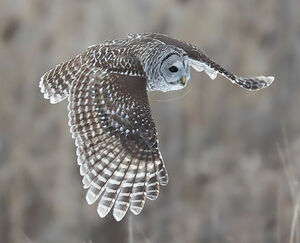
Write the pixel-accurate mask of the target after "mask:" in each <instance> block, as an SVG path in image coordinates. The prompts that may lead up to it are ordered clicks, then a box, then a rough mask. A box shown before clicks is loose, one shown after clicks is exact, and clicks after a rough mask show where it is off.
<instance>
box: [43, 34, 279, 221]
mask: <svg viewBox="0 0 300 243" xmlns="http://www.w3.org/2000/svg"><path fill="white" fill-rule="evenodd" d="M190 67H192V68H194V69H195V70H196V71H199V72H201V71H204V72H205V73H206V74H207V75H208V76H209V77H210V78H212V79H215V78H216V77H217V74H218V73H219V74H221V75H223V76H224V77H225V78H227V79H229V80H230V81H231V82H232V83H233V84H237V85H238V86H240V87H242V88H245V89H247V90H259V89H262V88H265V87H267V86H269V85H270V84H271V83H272V82H273V80H274V77H271V76H269V77H265V76H259V77H253V78H242V77H238V76H236V75H235V74H233V73H231V72H229V71H227V70H225V69H224V68H223V67H221V66H220V65H218V64H216V63H215V62H213V61H212V60H211V59H209V58H208V57H207V56H206V55H205V54H204V53H203V52H202V51H201V50H200V49H199V48H197V47H196V46H194V45H192V44H189V43H186V42H183V41H179V40H177V39H174V38H170V37H168V36H166V35H162V34H153V33H146V34H131V35H128V36H127V38H123V39H118V40H111V41H105V42H104V43H102V44H99V45H93V46H91V47H89V48H88V49H87V50H86V51H84V52H83V53H82V54H79V55H78V56H76V57H75V58H73V59H71V60H69V61H66V62H64V63H61V64H59V65H57V66H56V67H55V68H53V69H52V70H50V71H49V72H47V73H45V74H44V75H43V76H42V78H41V80H40V83H39V87H40V90H41V92H42V93H43V94H44V98H46V99H49V100H50V103H52V104H55V103H58V102H60V101H62V100H64V99H66V98H68V110H69V125H70V131H71V134H72V137H73V139H74V140H75V145H76V147H77V150H76V154H77V163H78V165H79V166H80V174H81V175H82V177H83V178H82V183H83V187H84V188H85V189H87V193H86V200H87V202H88V204H93V203H95V202H96V201H97V202H98V206H97V212H98V214H99V216H100V217H105V216H106V215H107V214H108V213H109V212H110V210H111V209H112V214H113V216H114V218H115V219H116V220H117V221H120V220H121V219H122V218H123V217H124V216H125V214H126V212H127V211H128V209H130V211H131V212H133V213H134V214H136V215H137V214H139V213H140V212H141V210H142V209H143V207H144V205H145V201H146V198H148V199H150V200H154V199H156V198H157V197H158V194H159V187H160V185H161V186H165V185H167V183H168V174H167V171H166V167H165V164H164V161H163V158H162V155H161V153H160V150H159V146H158V134H157V131H156V128H155V124H154V121H153V119H152V115H151V110H150V106H149V101H148V97H147V91H162V92H168V91H173V90H180V89H183V88H184V87H186V85H187V83H188V81H189V79H190Z"/></svg>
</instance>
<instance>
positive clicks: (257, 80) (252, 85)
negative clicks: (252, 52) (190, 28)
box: [129, 33, 274, 90]
mask: <svg viewBox="0 0 300 243" xmlns="http://www.w3.org/2000/svg"><path fill="white" fill-rule="evenodd" d="M132 37H146V38H153V39H156V40H159V41H161V42H163V43H165V44H167V45H172V46H175V47H178V48H181V49H183V50H184V51H185V52H186V53H187V54H188V56H189V58H190V61H191V62H190V64H191V66H192V67H193V68H194V69H195V70H196V71H198V72H202V71H205V73H206V74H207V75H209V77H210V78H211V79H215V78H216V77H217V74H218V73H219V74H221V75H223V76H225V77H226V78H227V79H229V80H230V81H231V82H232V83H234V84H237V85H238V86H240V87H242V88H245V89H248V90H259V89H262V88H265V87H268V86H269V85H270V84H271V83H272V82H273V81H274V77H272V76H268V77H265V76H257V77H249V78H244V77H238V76H236V75H235V74H233V73H231V72H229V71H227V70H226V69H225V68H223V67H221V66H220V65H219V64H217V63H215V62H214V61H212V60H210V59H209V58H208V57H207V56H206V55H205V54H204V53H203V52H202V51H201V50H200V49H199V48H197V47H196V46H194V45H192V44H190V43H187V42H184V41H179V40H177V39H174V38H171V37H168V36H166V35H162V34H155V33H154V34H152V33H146V34H133V35H129V38H132Z"/></svg>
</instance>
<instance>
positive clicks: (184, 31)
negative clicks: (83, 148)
mask: <svg viewBox="0 0 300 243" xmlns="http://www.w3.org/2000/svg"><path fill="white" fill-rule="evenodd" d="M134 32H160V33H165V34H168V35H170V36H173V37H176V38H179V39H183V40H186V41H190V42H192V43H194V44H196V45H197V46H199V47H200V48H201V49H203V51H204V52H205V53H206V54H207V55H209V56H210V57H212V59H213V60H215V61H216V62H218V63H220V64H221V65H223V66H224V67H225V68H228V69H229V70H232V71H234V72H235V73H237V74H240V75H244V76H246V75H248V76H254V75H262V74H264V75H274V76H275V77H276V80H275V82H274V83H273V85H272V86H271V87H270V88H268V89H264V90H262V91H260V92H248V91H245V90H243V89H240V88H239V87H237V86H234V85H232V84H231V83H230V82H229V81H227V80H225V79H224V78H223V77H218V78H217V79H216V80H214V81H212V80H210V79H209V78H208V76H206V75H205V74H203V73H196V72H195V71H192V79H191V82H190V83H189V85H188V87H187V88H186V89H185V90H183V91H180V92H176V93H170V94H162V93H153V94H149V96H150V102H151V107H152V111H153V116H154V118H155V121H156V125H157V128H158V131H159V137H160V148H161V151H162V154H163V156H164V159H165V162H166V166H167V169H168V172H169V176H170V182H169V185H168V186H167V187H163V188H162V190H161V194H160V196H159V198H158V199H157V200H155V201H149V200H148V201H147V202H146V205H145V208H144V210H143V211H142V213H141V214H140V215H139V216H130V215H131V214H130V213H129V214H127V216H126V217H125V219H124V220H123V221H122V222H120V223H117V222H115V220H114V219H113V217H112V216H111V215H109V216H108V217H107V218H105V219H100V218H99V217H98V215H97V213H96V206H88V205H87V203H86V201H85V191H84V189H83V188H82V185H81V177H80V175H79V168H78V166H77V163H76V157H75V146H74V142H73V140H72V139H71V136H70V134H69V127H68V119H67V102H66V101H64V102H61V103H59V104H57V105H51V104H49V102H48V101H47V100H44V99H43V96H42V95H41V94H40V92H39V88H38V82H39V78H40V77H41V76H42V75H43V73H44V72H46V71H48V70H49V69H50V68H52V67H54V66H55V65H56V64H58V63H60V62H63V61H65V60H67V59H69V58H71V57H73V56H74V55H76V54H78V53H80V52H82V51H83V50H85V49H86V48H87V47H88V46H89V45H91V44H96V43H101V42H102V41H104V40H107V39H113V38H120V37H124V36H125V35H126V34H127V33H134ZM299 77H300V1H299V0H285V1H282V0H243V1H239V0H230V1H219V0H199V1H196V0H194V1H192V0H190V1H189V0H181V1H179V0H177V1H175V0H174V1H173V0H152V1H150V0H149V1H147V0H130V1H124V0H102V1H92V0H87V1H83V0H81V1H80V0H73V1H71V0H60V1H58V0H51V1H49V0H14V1H11V0H0V242H5V243H6V242H12V243H15V242H17V243H18V242H30V243H31V242H32V243H35V242H37V243H38V242H46V243H48V242H49V243H50V242H73V243H77V242H80V243H83V242H86V243H91V242H93V243H98V242H101V243H110V242H118V243H119V242H146V243H150V242H172V243H177V242H178V243H181V242H197V243H198V242H220V243H221V242H222V243H227V242H228V243H229V242H232V243H235V242H237V243H240V242H242V243H247V242H249V243H252V242H256V243H258V242H268V243H269V242H278V243H281V242H297V243H299V242H300V239H299V224H297V217H299V216H298V214H299V213H298V211H299V209H298V207H299V202H300V200H299V198H300V196H299V195H300V193H299V192H300V190H299V180H300V164H299V156H300V112H299V109H300V83H299ZM297 202H298V204H297ZM297 205H298V206H297Z"/></svg>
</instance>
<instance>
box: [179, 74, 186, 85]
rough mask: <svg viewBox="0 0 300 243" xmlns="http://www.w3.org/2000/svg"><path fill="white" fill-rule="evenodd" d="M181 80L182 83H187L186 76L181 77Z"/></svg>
mask: <svg viewBox="0 0 300 243" xmlns="http://www.w3.org/2000/svg"><path fill="white" fill-rule="evenodd" d="M180 82H181V84H182V85H185V82H186V76H185V75H183V76H182V77H181V78H180Z"/></svg>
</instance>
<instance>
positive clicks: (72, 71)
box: [39, 56, 81, 104]
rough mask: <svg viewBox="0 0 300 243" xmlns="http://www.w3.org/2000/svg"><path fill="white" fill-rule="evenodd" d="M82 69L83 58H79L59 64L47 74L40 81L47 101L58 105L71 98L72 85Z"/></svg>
mask: <svg viewBox="0 0 300 243" xmlns="http://www.w3.org/2000/svg"><path fill="white" fill-rule="evenodd" d="M80 67H81V57H80V56H77V57H75V58H73V59H71V60H69V61H67V62H63V63H61V64H58V65H57V66H56V67H55V68H53V69H51V70H50V71H48V72H47V73H45V74H44V75H43V76H42V77H41V80H40V84H39V87H40V89H41V92H42V93H43V94H44V98H45V99H50V103H52V104H56V103H58V102H60V101H62V100H64V99H65V98H67V97H68V96H69V91H70V85H71V84H72V82H73V81H74V79H75V78H76V73H77V72H78V71H79V69H80Z"/></svg>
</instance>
